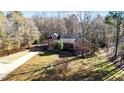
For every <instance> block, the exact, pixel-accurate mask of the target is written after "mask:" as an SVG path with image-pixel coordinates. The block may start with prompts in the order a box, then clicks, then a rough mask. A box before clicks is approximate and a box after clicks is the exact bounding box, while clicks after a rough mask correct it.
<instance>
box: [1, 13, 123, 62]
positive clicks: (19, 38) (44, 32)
mask: <svg viewBox="0 0 124 93" xmlns="http://www.w3.org/2000/svg"><path fill="white" fill-rule="evenodd" d="M93 14H94V12H86V11H85V12H82V11H79V12H78V11H76V12H73V13H71V14H70V15H64V12H56V16H50V17H49V16H47V12H42V14H36V15H34V16H32V17H31V18H27V17H25V16H24V15H23V13H22V12H20V11H12V12H6V13H5V12H0V53H3V51H4V53H5V52H7V53H8V54H9V53H10V51H12V50H14V51H15V50H16V51H18V50H20V49H24V48H30V47H31V46H32V45H33V44H41V43H42V41H43V40H46V39H48V36H49V34H50V33H53V32H55V33H56V32H57V33H58V32H59V33H66V34H68V35H75V34H78V35H80V36H81V37H85V38H86V39H87V40H88V41H89V42H90V43H91V44H90V49H91V52H92V53H94V52H95V51H97V50H98V49H99V48H104V49H108V50H111V54H112V55H110V56H111V57H112V59H116V58H117V57H118V56H119V57H121V60H123V56H124V53H123V48H124V44H123V34H124V31H123V26H124V21H123V17H124V13H123V12H116V11H115V12H114V11H113V12H108V15H106V16H105V17H103V16H101V15H99V14H98V15H97V16H94V15H93ZM84 43H85V42H84V40H82V46H83V45H84ZM82 56H83V50H82Z"/></svg>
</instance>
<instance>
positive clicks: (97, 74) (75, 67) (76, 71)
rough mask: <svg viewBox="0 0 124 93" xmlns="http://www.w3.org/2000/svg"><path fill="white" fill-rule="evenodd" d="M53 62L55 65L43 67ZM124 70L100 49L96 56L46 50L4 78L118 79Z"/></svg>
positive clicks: (123, 74) (123, 73)
mask: <svg viewBox="0 0 124 93" xmlns="http://www.w3.org/2000/svg"><path fill="white" fill-rule="evenodd" d="M49 64H52V65H53V67H48V68H47V69H45V70H44V69H43V67H46V66H48V65H49ZM121 76H124V71H123V70H122V69H120V68H117V67H116V66H115V65H114V64H113V63H112V62H110V61H108V59H107V58H106V54H105V52H104V51H103V50H100V51H99V52H97V53H96V54H95V56H92V57H89V58H88V57H87V58H85V59H83V58H80V57H76V56H73V57H60V55H59V54H54V53H51V52H50V53H49V52H44V53H41V54H38V55H36V56H34V57H33V58H31V59H30V60H28V61H27V62H26V63H25V64H23V65H22V66H20V67H19V68H17V69H16V70H15V71H13V72H12V73H10V74H9V75H8V76H7V77H5V78H4V79H3V80H22V81H24V80H54V81H55V80H90V81H91V80H117V79H119V78H120V77H121Z"/></svg>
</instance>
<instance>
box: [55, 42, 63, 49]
mask: <svg viewBox="0 0 124 93" xmlns="http://www.w3.org/2000/svg"><path fill="white" fill-rule="evenodd" d="M53 46H54V48H55V49H60V50H62V49H63V42H61V41H55V42H54V43H53Z"/></svg>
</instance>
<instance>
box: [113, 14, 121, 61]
mask: <svg viewBox="0 0 124 93" xmlns="http://www.w3.org/2000/svg"><path fill="white" fill-rule="evenodd" d="M119 32H120V16H119V15H118V18H117V31H116V42H115V55H114V59H116V58H117V53H118V43H119Z"/></svg>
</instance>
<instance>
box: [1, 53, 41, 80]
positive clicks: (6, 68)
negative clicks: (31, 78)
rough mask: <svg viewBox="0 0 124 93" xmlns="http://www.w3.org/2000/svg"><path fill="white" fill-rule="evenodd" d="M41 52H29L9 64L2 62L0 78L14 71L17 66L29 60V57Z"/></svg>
mask: <svg viewBox="0 0 124 93" xmlns="http://www.w3.org/2000/svg"><path fill="white" fill-rule="evenodd" d="M38 53H39V52H29V53H27V54H26V55H24V56H23V57H20V58H19V59H17V60H15V61H13V62H10V63H9V64H5V63H0V80H2V78H4V77H5V76H7V75H8V74H9V73H11V72H12V71H14V70H15V69H16V68H18V67H19V66H21V65H22V64H24V63H25V62H27V61H28V60H29V59H31V58H32V57H33V56H35V55H37V54H38Z"/></svg>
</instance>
